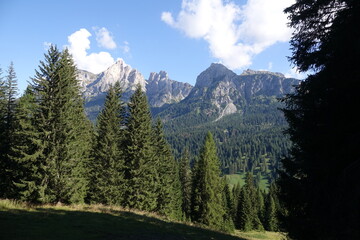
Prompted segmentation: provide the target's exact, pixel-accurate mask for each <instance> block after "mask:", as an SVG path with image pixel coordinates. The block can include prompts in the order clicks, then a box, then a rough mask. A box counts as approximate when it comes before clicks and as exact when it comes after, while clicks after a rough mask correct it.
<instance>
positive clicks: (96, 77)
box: [77, 59, 193, 111]
mask: <svg viewBox="0 0 360 240" xmlns="http://www.w3.org/2000/svg"><path fill="white" fill-rule="evenodd" d="M77 77H78V80H79V84H80V86H81V89H82V92H83V94H84V97H85V99H86V100H87V106H89V105H91V106H92V105H99V104H102V102H103V101H104V99H105V96H106V93H107V91H108V90H109V87H110V85H114V84H115V83H116V82H120V85H121V87H122V89H123V98H124V100H125V101H127V100H128V99H129V98H130V96H131V94H132V93H133V92H134V90H135V88H136V86H137V85H138V84H140V85H141V87H142V89H143V91H144V92H146V94H147V96H148V99H149V104H150V106H152V107H161V106H163V105H164V104H171V103H176V102H179V101H181V100H183V99H184V98H185V97H187V96H188V94H189V93H190V91H191V89H192V88H193V86H191V85H190V84H188V83H182V82H177V81H174V80H171V79H170V78H169V76H168V74H167V73H166V72H165V71H160V72H159V73H151V74H150V76H149V79H148V81H146V80H145V78H144V77H143V75H142V74H141V73H140V72H139V71H138V70H136V69H133V68H132V67H131V66H129V65H127V64H126V63H125V62H124V61H123V60H122V59H120V60H118V61H117V62H115V63H114V64H113V65H112V66H110V67H109V68H108V69H107V70H105V71H104V72H102V73H100V74H93V73H90V72H88V71H84V70H78V73H77ZM94 102H96V103H94ZM96 109H97V110H98V109H99V108H96ZM97 110H96V111H97Z"/></svg>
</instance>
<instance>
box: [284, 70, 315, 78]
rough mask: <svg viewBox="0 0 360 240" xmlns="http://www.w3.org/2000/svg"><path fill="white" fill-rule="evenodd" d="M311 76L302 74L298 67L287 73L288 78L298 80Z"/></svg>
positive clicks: (307, 73)
mask: <svg viewBox="0 0 360 240" xmlns="http://www.w3.org/2000/svg"><path fill="white" fill-rule="evenodd" d="M309 74H310V72H305V73H304V72H300V71H299V69H298V68H297V67H293V68H291V69H290V70H289V71H288V72H287V73H285V77H287V78H296V79H305V78H307V76H308V75H309Z"/></svg>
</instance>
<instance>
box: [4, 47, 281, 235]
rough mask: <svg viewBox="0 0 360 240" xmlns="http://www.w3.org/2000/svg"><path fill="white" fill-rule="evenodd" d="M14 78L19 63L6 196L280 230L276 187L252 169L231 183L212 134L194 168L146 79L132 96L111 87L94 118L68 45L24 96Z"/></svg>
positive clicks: (10, 97)
mask: <svg viewBox="0 0 360 240" xmlns="http://www.w3.org/2000/svg"><path fill="white" fill-rule="evenodd" d="M16 82H17V79H16V73H15V70H14V66H13V64H11V65H10V66H9V68H8V71H7V75H6V76H5V77H4V78H3V79H2V80H1V133H2V136H1V140H2V142H1V176H0V177H1V189H0V194H1V196H0V197H1V198H9V199H18V200H21V201H25V202H29V203H34V204H48V203H49V204H58V203H62V204H77V203H89V204H99V203H100V204H104V205H115V206H122V207H125V208H129V209H138V210H143V211H148V212H156V213H158V214H160V215H163V216H166V217H167V218H169V219H172V220H180V221H181V220H186V221H192V222H194V223H197V224H199V225H202V226H207V227H209V228H211V229H216V230H220V231H224V232H232V231H233V230H234V228H235V227H236V228H238V229H242V230H246V231H247V230H252V229H259V230H264V229H267V230H272V231H274V230H277V216H276V215H277V214H276V212H277V211H278V208H277V207H278V205H277V206H276V205H275V202H274V201H277V197H276V189H275V188H271V190H270V191H269V193H266V192H264V191H261V190H260V189H259V188H258V187H257V186H256V185H255V182H254V178H253V176H252V175H251V174H248V175H247V179H246V184H245V186H242V187H240V185H237V186H236V187H234V188H233V189H230V188H229V186H228V185H227V183H226V181H225V178H224V177H223V176H222V173H221V169H220V160H219V158H218V155H217V150H216V144H215V141H214V138H213V136H212V134H211V133H210V132H208V134H207V135H206V136H204V140H203V141H204V143H203V145H202V146H200V149H201V150H200V154H199V156H198V157H197V160H196V161H195V163H194V166H193V167H192V168H191V167H190V157H189V153H188V151H187V150H186V149H184V153H183V155H182V157H181V159H180V160H179V161H176V160H175V158H174V156H173V153H172V150H171V147H170V145H169V144H168V143H167V141H166V138H165V135H164V132H163V126H162V122H161V120H160V119H156V120H153V119H152V116H151V113H150V108H149V105H148V102H147V97H146V95H145V93H144V92H143V90H142V89H141V86H140V85H139V86H138V87H137V89H136V90H135V92H134V93H133V95H132V96H131V97H130V100H129V102H128V103H125V102H123V101H122V90H121V88H120V84H119V83H116V84H115V85H114V86H111V88H110V89H109V91H108V93H107V97H106V101H105V105H104V108H103V110H102V111H101V112H100V114H99V115H98V118H97V121H96V124H95V125H93V124H92V123H91V122H90V121H89V120H88V118H87V117H86V115H85V111H84V107H83V106H84V102H83V101H84V100H83V98H82V95H81V93H80V90H79V86H78V83H77V80H76V67H75V65H74V62H73V60H72V58H71V55H70V54H69V52H68V51H67V50H63V51H60V50H59V49H57V47H55V46H51V47H50V49H49V50H48V53H47V54H45V59H44V60H43V61H40V65H39V68H38V69H37V70H36V72H35V76H34V77H33V78H32V81H31V83H30V84H29V86H28V88H27V89H26V91H25V92H24V94H23V95H22V96H21V97H20V98H19V99H16V94H17V87H16V84H17V83H16ZM274 199H275V200H274ZM270 200H271V201H270ZM269 214H270V215H271V214H272V215H271V216H270V215H269Z"/></svg>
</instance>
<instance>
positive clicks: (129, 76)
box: [78, 59, 146, 96]
mask: <svg viewBox="0 0 360 240" xmlns="http://www.w3.org/2000/svg"><path fill="white" fill-rule="evenodd" d="M78 79H79V80H80V84H81V85H82V86H83V88H84V95H85V96H98V95H99V94H104V93H106V92H107V91H108V90H109V87H110V86H111V85H113V84H115V83H116V82H118V81H119V82H120V85H121V86H122V88H123V90H124V92H126V93H127V92H132V91H134V90H135V88H136V86H137V85H138V84H140V85H141V86H142V88H143V90H144V91H145V90H146V89H145V88H146V82H145V78H144V77H143V75H142V74H141V73H140V72H139V71H138V70H136V69H133V68H132V67H131V66H130V65H128V64H126V63H125V62H124V60H122V59H118V60H117V61H116V62H115V63H114V64H113V65H111V66H110V67H108V69H106V70H105V71H104V72H101V73H100V74H97V75H95V74H92V73H89V72H86V71H83V70H79V73H78ZM125 95H126V94H125Z"/></svg>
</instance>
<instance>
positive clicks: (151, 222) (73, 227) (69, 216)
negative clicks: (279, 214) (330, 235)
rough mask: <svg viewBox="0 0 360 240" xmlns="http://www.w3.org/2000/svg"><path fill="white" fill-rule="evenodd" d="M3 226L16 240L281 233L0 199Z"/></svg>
mask: <svg viewBox="0 0 360 240" xmlns="http://www.w3.org/2000/svg"><path fill="white" fill-rule="evenodd" d="M0 226H1V238H2V239H13V240H16V239H19V240H20V239H29V240H32V239H34V240H35V239H36V240H41V239H46V240H55V239H61V240H62V239H67V240H75V239H87V240H91V239H129V240H135V239H139V240H140V239H141V240H147V239H163V240H167V239H169V240H174V239H175V240H176V239H179V240H180V239H189V240H190V239H194V240H201V239H204V240H205V239H206V240H207V239H219V240H241V239H274V240H277V239H281V234H278V233H271V232H249V233H240V232H237V233H236V234H237V235H239V236H243V237H239V236H233V235H228V234H224V233H220V232H215V231H211V230H208V229H204V228H200V227H196V226H191V225H188V224H183V223H176V222H169V221H167V220H166V219H163V218H161V217H159V216H157V215H155V214H150V213H144V212H139V211H137V212H135V211H129V210H124V209H122V208H119V207H106V206H103V205H74V206H51V205H42V206H28V205H26V204H23V203H17V202H12V201H9V200H0ZM254 237H255V238H254ZM256 237H259V238H256Z"/></svg>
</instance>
